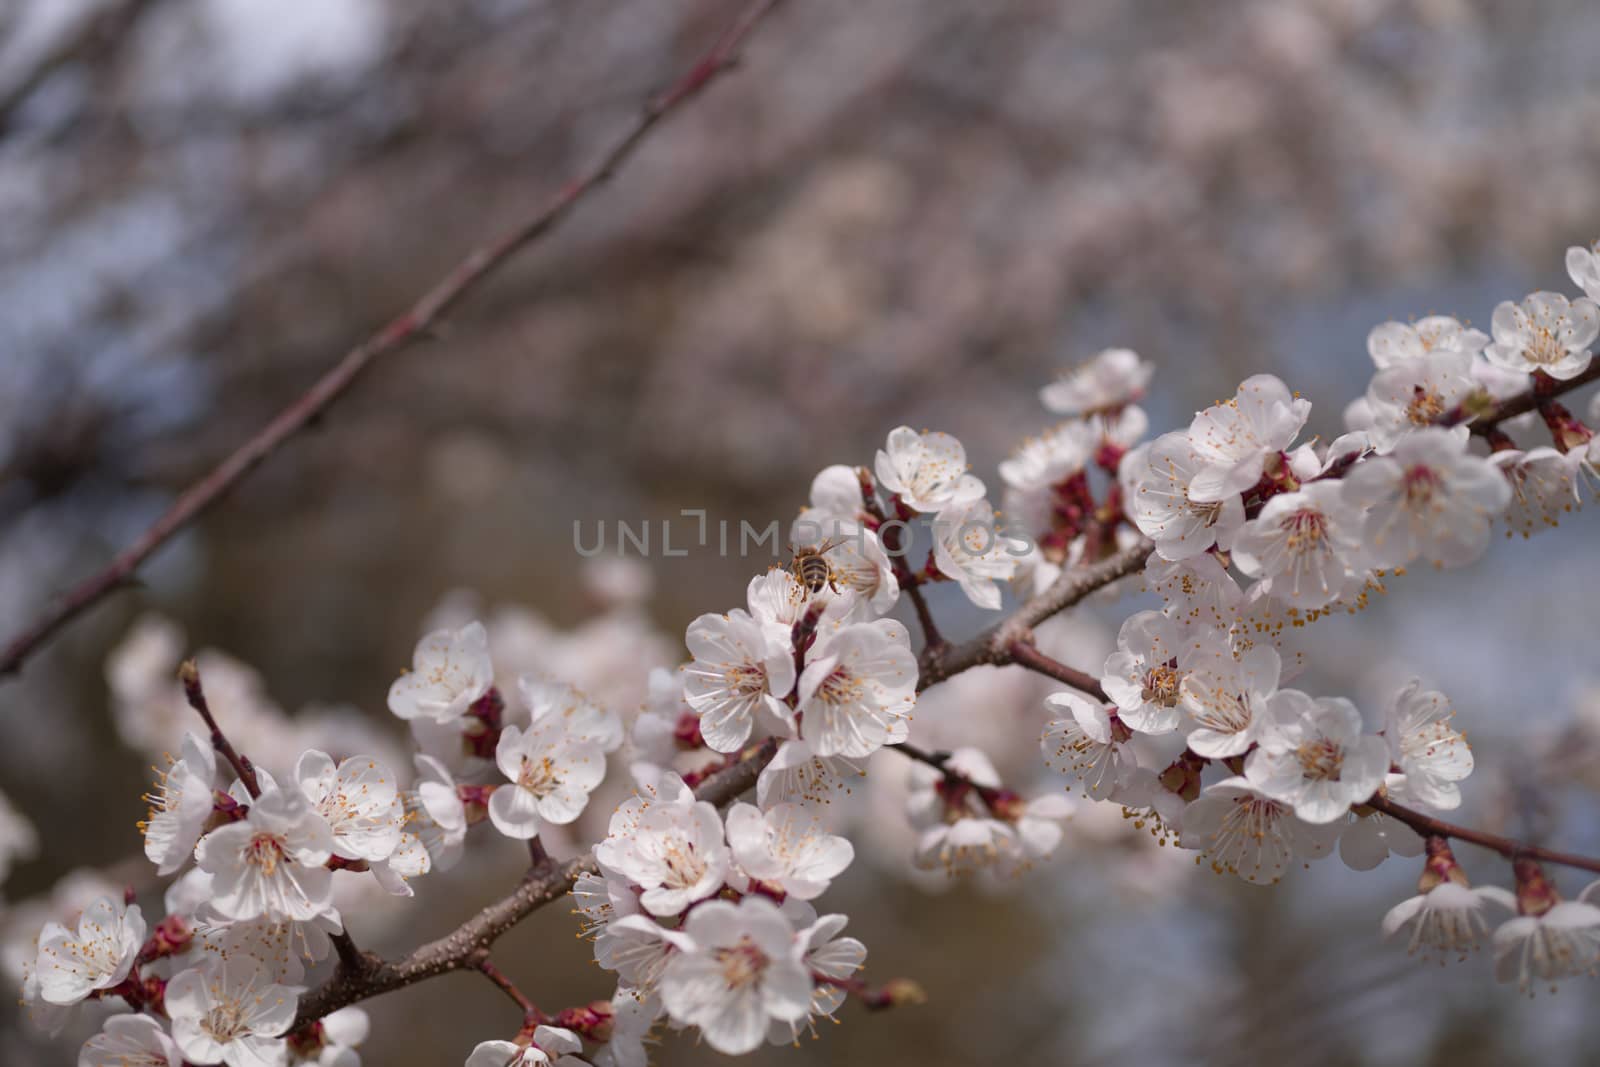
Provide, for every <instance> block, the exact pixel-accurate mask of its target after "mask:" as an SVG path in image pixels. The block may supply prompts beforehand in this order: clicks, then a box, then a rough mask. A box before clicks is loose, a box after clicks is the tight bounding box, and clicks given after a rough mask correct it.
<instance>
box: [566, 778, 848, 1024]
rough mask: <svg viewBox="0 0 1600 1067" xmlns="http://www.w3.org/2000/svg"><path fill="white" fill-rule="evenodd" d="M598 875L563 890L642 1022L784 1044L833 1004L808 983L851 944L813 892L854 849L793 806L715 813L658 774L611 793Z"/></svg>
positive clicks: (834, 999) (843, 966)
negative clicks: (637, 789) (664, 1018)
mask: <svg viewBox="0 0 1600 1067" xmlns="http://www.w3.org/2000/svg"><path fill="white" fill-rule="evenodd" d="M594 851H595V859H596V861H597V863H598V865H599V868H600V874H599V875H588V876H585V877H583V878H580V879H579V882H578V884H577V886H576V887H575V888H574V896H575V898H576V899H577V901H578V908H579V911H580V912H581V913H582V914H583V916H584V918H585V921H586V928H587V932H588V933H589V935H590V936H591V937H593V939H594V945H595V959H596V961H597V962H599V963H600V965H601V966H603V967H605V968H607V969H608V970H612V971H615V972H616V973H617V975H618V978H619V980H620V982H621V983H622V984H621V987H620V989H619V998H620V999H626V1000H628V1001H629V1002H630V1003H631V1004H633V1005H634V1006H635V1008H636V1009H637V1011H638V1013H640V1014H643V1015H645V1016H647V1018H646V1019H645V1020H644V1024H643V1029H648V1026H649V1022H650V1021H652V1020H654V1019H655V1018H657V1017H658V1016H659V1015H660V1014H662V1013H665V1014H666V1015H668V1016H670V1018H671V1019H672V1021H673V1023H674V1024H675V1025H678V1026H694V1027H697V1028H699V1030H700V1032H701V1033H702V1034H703V1036H704V1038H705V1040H706V1042H707V1044H709V1045H710V1046H711V1047H712V1048H714V1049H716V1050H718V1051H720V1052H726V1053H741V1052H749V1051H751V1050H752V1049H754V1048H756V1047H758V1046H759V1045H760V1044H761V1043H762V1042H763V1041H765V1040H767V1039H768V1038H769V1037H771V1038H773V1039H774V1040H788V1039H790V1038H792V1037H793V1034H794V1031H795V1029H796V1028H797V1027H798V1026H800V1025H801V1024H803V1023H804V1022H805V1020H807V1019H808V1018H810V1017H811V1016H812V1015H813V1014H817V1013H820V1014H830V1013H831V1012H832V1011H833V1010H835V1009H836V1008H837V1007H838V1005H839V1003H840V1002H841V1001H842V996H836V995H835V994H836V993H838V990H836V989H834V988H832V987H831V986H827V985H826V984H820V985H819V984H818V979H819V976H820V977H824V978H828V977H831V978H838V979H842V978H847V977H848V976H849V975H850V974H851V973H853V972H854V970H855V969H856V968H857V967H859V966H860V964H861V962H862V960H863V959H864V958H865V950H864V949H862V948H861V947H860V945H859V943H857V942H854V941H852V940H850V939H838V938H836V937H835V935H836V934H837V933H838V930H839V928H841V927H842V926H843V925H844V917H843V916H828V917H825V918H824V919H822V920H818V919H817V918H816V914H815V912H814V911H813V910H812V909H811V907H810V905H809V904H807V903H806V901H809V900H812V899H815V898H816V897H818V896H820V895H821V894H822V893H823V892H824V891H826V889H827V888H828V885H829V883H830V882H831V881H832V880H833V879H834V878H835V877H837V876H838V875H839V874H840V873H842V872H843V871H844V869H845V868H846V867H847V866H849V864H850V862H851V860H852V858H853V856H854V850H853V849H852V847H851V845H850V843H849V842H848V841H846V840H845V839H844V838H842V837H838V836H835V835H833V834H831V833H829V832H828V831H827V829H826V828H825V827H824V824H823V823H822V821H821V819H820V818H819V817H818V815H817V814H816V813H815V812H814V811H812V810H809V809H807V808H804V807H801V806H799V805H796V804H790V803H782V804H777V805H775V806H773V807H771V808H769V809H766V810H762V809H761V808H759V807H757V806H755V805H750V804H736V805H734V806H733V807H732V808H730V809H729V811H728V813H727V816H726V821H724V818H723V816H722V815H721V814H719V813H718V811H717V809H716V808H715V807H713V806H712V805H711V804H709V803H707V802H705V801H701V800H696V799H695V796H694V794H693V792H692V791H691V790H690V789H689V788H688V787H687V786H686V785H685V784H684V783H683V781H682V780H681V779H679V778H678V777H677V776H676V775H672V774H664V775H662V776H661V777H660V778H659V779H658V780H657V781H656V782H655V783H654V784H653V786H651V787H650V788H648V789H645V790H643V791H642V792H641V793H639V794H638V795H636V796H634V797H632V798H630V799H629V800H627V801H625V802H624V803H623V804H622V805H621V806H620V807H619V808H618V809H617V811H616V812H615V814H613V815H612V818H611V826H610V832H609V833H608V834H607V836H606V839H605V840H604V841H602V842H601V843H600V844H598V845H597V846H595V850H594Z"/></svg>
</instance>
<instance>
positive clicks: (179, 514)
mask: <svg viewBox="0 0 1600 1067" xmlns="http://www.w3.org/2000/svg"><path fill="white" fill-rule="evenodd" d="M781 2H782V0H757V2H756V3H754V4H752V5H751V6H750V7H749V8H748V9H746V11H745V12H744V14H743V15H741V16H740V17H739V19H738V20H737V21H736V22H734V23H733V25H731V26H730V27H729V28H728V29H727V30H726V31H725V32H724V33H723V34H722V36H721V37H720V38H718V39H717V41H716V43H715V44H714V45H712V47H711V49H710V50H709V51H708V52H706V53H705V55H704V56H702V57H701V58H700V59H699V60H698V61H697V62H696V63H695V64H694V66H693V67H691V68H690V69H689V71H688V72H687V73H686V74H684V75H683V77H681V78H680V79H679V80H678V81H677V82H676V83H674V84H673V85H672V86H671V87H670V88H669V89H667V90H666V91H665V92H663V93H661V94H660V95H658V96H655V97H653V98H651V99H650V101H649V102H648V103H647V104H646V105H645V107H644V109H643V111H641V112H640V114H639V116H638V118H636V119H635V120H634V122H633V125H632V126H631V127H629V129H628V130H627V132H626V133H624V134H623V135H622V136H621V137H620V138H619V139H618V140H617V141H616V142H615V143H614V144H612V146H611V147H610V148H609V149H607V150H606V151H605V152H604V153H603V154H602V155H601V156H600V158H599V159H598V160H597V161H596V162H595V163H594V164H593V165H592V166H591V167H590V168H589V169H588V170H587V171H584V172H583V173H582V174H580V175H579V176H578V177H577V178H574V179H573V180H571V181H569V182H568V183H567V184H566V185H564V186H562V187H561V189H560V191H559V192H557V193H556V194H555V196H554V197H553V198H552V199H551V200H550V201H549V202H548V203H547V204H546V205H545V206H544V207H543V208H541V209H540V210H539V211H537V212H535V213H534V214H532V215H530V216H528V217H527V218H526V219H524V220H523V221H522V222H521V223H519V224H518V225H516V226H515V227H513V228H512V229H511V230H509V231H508V232H507V233H505V234H504V235H503V236H502V237H500V238H499V239H498V240H496V241H494V242H493V243H492V244H489V245H486V246H483V247H481V248H478V249H476V250H474V251H473V252H472V253H471V254H470V255H468V256H467V257H466V258H465V259H463V260H462V261H461V262H460V263H459V264H457V265H456V267H455V268H454V269H453V270H452V271H451V272H450V273H449V274H447V275H446V276H445V277H444V279H443V280H441V281H440V282H439V283H438V284H436V285H435V286H434V287H433V288H432V289H430V290H428V291H427V292H426V293H424V294H423V295H422V297H421V298H420V299H419V300H418V301H417V302H416V303H415V304H413V305H412V306H411V307H410V308H409V309H408V310H406V311H405V312H404V313H403V314H401V315H400V316H399V317H398V318H396V319H394V320H393V321H391V322H390V323H389V324H388V325H387V326H385V327H383V329H381V330H379V331H378V332H377V333H376V334H374V335H373V336H371V337H370V338H368V339H367V340H366V341H364V342H362V343H361V344H360V345H358V346H356V347H355V348H354V349H352V350H351V351H350V352H349V353H347V354H346V355H345V357H344V358H343V359H341V360H340V361H339V362H338V363H337V364H336V365H335V366H334V367H333V368H332V369H331V370H329V371H328V372H327V373H326V374H324V375H323V376H322V377H321V378H320V379H318V380H317V382H316V383H315V384H314V385H312V386H311V388H310V389H308V390H307V391H306V392H305V393H304V394H302V395H301V396H300V397H299V398H298V399H296V400H295V401H294V402H293V403H291V404H290V405H289V406H288V407H286V408H284V409H283V410H282V411H281V412H279V413H278V415H277V416H276V417H275V418H273V420H272V421H271V422H269V423H267V425H266V426H264V427H263V428H262V429H261V431H260V432H259V433H257V434H256V435H255V436H254V437H252V438H251V439H250V440H248V441H246V442H245V443H244V444H243V445H241V446H240V447H239V448H238V449H237V450H236V451H235V452H234V453H233V454H232V455H230V456H228V457H227V458H226V459H224V460H223V461H222V462H221V463H220V464H218V465H217V467H216V468H215V469H214V470H212V471H211V472H210V473H209V474H207V475H205V476H204V477H202V478H201V479H200V480H199V481H197V482H195V483H194V484H193V485H191V486H189V488H187V489H185V490H184V491H183V492H182V493H181V494H180V495H179V496H178V499H177V500H175V501H174V502H173V504H172V507H170V508H168V509H167V511H166V513H165V514H163V515H162V516H161V517H160V518H159V519H157V520H156V521H155V523H154V525H152V526H151V527H150V528H149V529H148V530H146V531H145V532H144V533H143V534H141V535H140V536H139V538H138V540H136V541H135V542H134V543H133V544H132V545H129V546H128V547H127V548H126V549H124V550H123V551H122V552H121V553H120V554H119V555H117V557H116V558H115V559H113V560H112V561H111V562H110V563H109V564H107V565H106V566H105V567H104V568H103V569H101V570H100V571H99V572H97V573H95V574H93V575H91V576H89V577H88V578H86V579H85V580H83V581H82V582H80V583H79V584H78V585H76V586H75V587H73V589H72V590H71V591H70V592H68V593H67V594H66V595H65V596H64V597H62V599H61V600H60V602H59V603H58V604H57V605H56V606H55V607H54V608H52V609H50V610H48V611H46V612H45V613H44V615H43V616H42V617H41V618H40V619H39V620H38V621H37V622H36V623H35V624H34V625H33V626H32V627H30V628H29V629H28V630H26V631H24V632H23V633H22V634H20V635H19V636H18V637H16V638H15V639H14V640H12V641H11V643H10V644H8V645H7V646H6V648H5V651H4V652H3V653H0V677H4V676H6V675H9V674H13V673H15V672H16V670H17V669H18V668H19V667H21V666H22V663H23V661H25V660H26V659H27V658H28V657H29V656H30V655H32V654H33V653H34V651H36V650H37V649H38V647H39V646H40V645H42V644H43V643H44V642H45V641H46V640H48V639H49V638H50V637H51V636H52V635H53V634H55V632H56V631H57V630H59V629H60V628H61V627H63V626H65V625H66V624H67V623H68V622H70V621H72V620H73V619H74V618H76V617H77V616H78V615H80V614H82V613H83V612H84V611H87V610H88V609H89V608H90V607H92V606H93V605H94V604H96V603H98V602H99V601H100V600H101V599H102V598H103V597H105V596H106V595H107V594H108V593H110V592H111V591H113V590H114V589H117V588H119V587H121V586H122V585H124V584H125V583H126V581H127V579H128V577H129V576H130V575H131V574H132V573H133V572H134V571H135V570H137V569H138V568H139V566H140V565H142V564H143V563H144V561H145V560H146V559H148V558H149V557H150V556H151V555H152V554H153V553H154V552H155V551H156V550H157V549H159V548H160V547H161V546H162V545H164V544H166V543H167V541H168V540H170V539H171V538H172V537H173V535H174V534H176V533H177V532H178V531H179V530H182V529H183V528H184V527H185V526H187V525H188V524H189V523H190V522H192V521H194V519H195V518H196V517H197V516H199V515H200V514H201V513H202V512H204V511H205V510H206V509H207V508H209V507H210V506H211V505H212V504H214V503H215V502H216V501H217V500H218V498H220V497H221V496H222V495H223V494H224V493H226V492H227V491H228V490H229V489H232V488H233V486H234V485H235V484H237V483H238V482H239V480H240V479H242V478H243V477H244V476H245V475H246V474H248V473H249V472H250V471H251V470H252V469H253V468H254V467H255V466H256V464H258V463H260V462H261V461H262V460H264V459H266V458H267V456H269V455H271V454H272V453H273V452H274V451H275V450H276V449H277V448H278V447H279V446H280V445H282V444H283V443H284V441H286V440H288V439H289V438H290V437H292V436H294V435H295V434H296V433H298V432H299V431H300V430H301V429H303V428H304V427H305V426H306V424H307V423H309V422H311V421H312V420H313V419H315V418H316V417H317V416H318V415H320V414H321V413H322V412H323V411H325V410H326V409H327V407H328V406H329V405H330V404H332V403H333V402H334V401H335V400H337V399H338V398H339V397H340V396H342V395H343V394H344V393H345V392H346V391H347V390H348V389H349V388H350V386H351V385H352V384H353V383H354V382H355V380H356V378H357V377H358V376H359V375H360V374H361V372H362V371H364V370H365V369H366V368H367V367H368V366H369V365H370V364H371V363H372V362H373V361H374V360H376V359H377V358H378V357H380V356H386V355H389V354H390V353H392V352H396V351H399V350H400V349H403V348H406V347H408V346H409V345H410V344H411V343H412V342H414V341H416V340H417V339H418V338H419V337H421V336H423V335H424V334H427V333H428V332H429V331H430V329H431V328H432V327H433V326H434V325H435V324H436V323H437V322H438V321H439V320H440V318H441V317H443V316H444V315H445V314H446V313H447V312H449V311H450V309H451V308H453V307H455V306H456V304H457V303H459V302H460V301H461V299H462V298H463V297H464V296H466V295H467V293H469V292H471V291H472V290H473V289H475V288H476V287H477V286H478V285H480V284H481V283H482V282H483V281H484V280H485V279H486V278H488V277H489V276H490V275H491V274H493V273H494V272H495V271H496V270H497V269H499V268H500V267H501V266H502V265H504V264H505V263H506V261H508V260H509V259H511V258H512V257H513V256H514V255H516V254H517V253H518V252H520V251H521V250H522V249H524V248H526V247H527V246H528V245H530V244H532V243H533V242H535V241H537V240H539V239H540V238H542V237H544V236H545V235H547V234H549V233H550V232H551V231H552V230H554V229H555V228H556V226H557V225H559V224H560V223H561V222H562V221H563V220H564V219H566V217H567V216H568V215H569V214H570V213H571V212H572V210H573V209H574V208H575V207H576V206H577V205H578V203H579V202H580V201H582V200H583V199H584V198H585V197H586V196H587V195H588V194H589V193H591V192H592V191H593V190H594V189H595V188H596V187H598V186H600V185H603V184H604V183H605V182H607V181H608V180H610V178H611V177H612V176H613V175H614V174H616V172H617V170H618V168H619V167H621V166H622V164H623V163H624V162H626V161H627V159H628V158H629V157H630V156H632V155H633V154H634V152H635V151H636V150H637V149H638V148H639V146H640V145H641V144H643V143H644V141H645V139H646V137H647V136H648V135H649V133H650V132H651V131H652V130H653V129H655V127H656V126H657V125H659V124H660V123H661V121H662V120H663V119H665V118H666V117H667V116H668V115H670V114H671V113H672V112H673V111H675V110H677V109H678V108H679V107H680V106H682V105H683V104H684V103H686V102H687V101H689V100H691V99H692V98H694V97H695V96H696V95H698V94H699V92H700V91H701V90H702V89H704V88H705V87H706V86H707V85H709V84H710V83H711V81H712V80H713V79H715V78H716V77H717V76H718V75H720V74H722V73H723V72H724V71H727V70H729V69H731V68H732V67H733V66H734V65H735V63H736V62H737V58H738V52H739V49H740V46H741V45H743V43H744V41H745V40H746V38H748V37H749V35H750V33H751V32H752V31H753V30H754V29H755V28H756V25H757V24H758V23H759V22H760V21H761V20H762V19H763V18H765V17H766V16H767V15H768V14H769V13H770V12H771V11H772V10H773V9H774V8H776V7H777V6H778V4H779V3H781Z"/></svg>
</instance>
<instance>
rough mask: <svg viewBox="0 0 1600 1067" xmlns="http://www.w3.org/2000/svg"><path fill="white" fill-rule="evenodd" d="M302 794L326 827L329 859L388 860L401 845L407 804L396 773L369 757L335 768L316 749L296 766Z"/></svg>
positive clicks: (297, 780)
mask: <svg viewBox="0 0 1600 1067" xmlns="http://www.w3.org/2000/svg"><path fill="white" fill-rule="evenodd" d="M294 776H295V781H296V783H297V784H298V785H299V787H300V791H301V792H302V793H304V794H305V797H306V799H307V800H309V801H311V804H312V806H313V807H314V808H316V810H317V814H318V815H321V816H322V818H323V820H324V821H325V822H326V823H327V824H328V829H329V831H330V832H331V833H332V834H333V854H334V855H335V856H341V857H343V858H344V859H347V860H368V861H377V860H382V859H387V858H388V857H389V855H390V853H392V852H394V850H395V849H396V848H397V847H398V846H399V844H400V833H401V829H402V826H403V825H404V823H405V814H406V813H405V803H404V801H402V800H401V798H400V788H399V783H398V782H396V781H395V777H394V772H393V771H391V770H389V768H387V767H385V766H384V765H383V764H381V763H379V762H378V761H377V759H375V758H374V757H372V756H351V757H350V758H349V759H346V760H343V761H342V762H340V763H337V764H335V763H334V761H333V759H332V757H330V756H329V755H328V754H327V753H325V752H318V751H317V750H316V749H309V750H307V751H306V752H305V753H304V754H303V755H302V756H301V757H300V759H299V761H298V762H297V763H296V764H295V768H294Z"/></svg>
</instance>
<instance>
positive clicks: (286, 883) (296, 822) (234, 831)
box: [195, 785, 336, 922]
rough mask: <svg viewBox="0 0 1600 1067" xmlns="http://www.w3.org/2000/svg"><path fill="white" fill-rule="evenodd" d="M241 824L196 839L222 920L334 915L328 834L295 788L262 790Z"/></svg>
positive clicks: (199, 859)
mask: <svg viewBox="0 0 1600 1067" xmlns="http://www.w3.org/2000/svg"><path fill="white" fill-rule="evenodd" d="M249 803H250V811H249V813H248V814H247V815H246V816H245V818H244V819H242V820H241V821H239V822H235V823H229V824H228V825H226V826H221V827H218V828H217V829H215V830H212V831H211V832H210V833H208V834H206V835H205V836H204V837H202V838H201V839H200V844H199V845H198V846H196V848H195V860H196V862H197V863H198V864H199V866H200V869H201V870H203V871H205V872H206V873H208V874H210V875H211V876H212V886H211V888H212V898H211V906H212V907H213V908H215V909H216V910H217V912H218V913H219V914H221V915H223V916H224V917H226V918H229V919H234V920H243V919H254V918H257V917H260V916H266V917H269V918H278V919H294V920H297V921H302V922H303V921H306V920H309V919H315V918H317V917H318V916H321V915H333V914H336V912H335V910H334V907H333V872H332V871H330V870H328V869H327V867H325V866H323V865H324V864H325V863H327V861H328V857H330V856H332V855H333V832H332V831H331V830H330V829H329V828H328V823H327V820H325V819H324V818H323V817H322V816H321V815H320V814H318V813H317V810H316V808H314V807H312V805H311V802H310V801H309V800H307V799H306V797H305V795H304V794H303V793H301V792H300V791H299V790H298V789H280V788H277V787H276V786H270V785H268V786H266V787H265V788H263V789H262V791H261V795H260V796H259V797H256V798H254V799H252V800H251V801H250V802H249Z"/></svg>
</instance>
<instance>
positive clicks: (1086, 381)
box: [1039, 348, 1156, 416]
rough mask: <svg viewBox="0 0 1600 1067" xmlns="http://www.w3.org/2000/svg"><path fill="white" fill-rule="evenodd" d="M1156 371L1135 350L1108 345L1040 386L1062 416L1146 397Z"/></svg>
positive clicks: (1051, 406)
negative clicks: (1092, 356)
mask: <svg viewBox="0 0 1600 1067" xmlns="http://www.w3.org/2000/svg"><path fill="white" fill-rule="evenodd" d="M1155 370H1156V369H1155V366H1154V364H1151V363H1148V362H1146V361H1145V360H1142V359H1140V358H1139V354H1138V353H1137V352H1134V351H1133V350H1132V349H1128V348H1107V349H1105V350H1103V351H1102V352H1100V353H1099V354H1098V355H1096V356H1095V357H1094V358H1093V359H1091V360H1089V362H1087V363H1085V364H1083V365H1082V366H1078V367H1074V368H1072V369H1071V370H1069V371H1067V372H1066V373H1065V374H1063V375H1062V376H1061V377H1060V378H1057V379H1056V380H1055V381H1053V382H1051V383H1050V384H1049V385H1047V386H1045V387H1044V388H1043V389H1040V390H1039V399H1040V401H1041V402H1042V403H1043V404H1044V406H1045V407H1046V408H1048V409H1049V410H1051V411H1053V412H1055V413H1056V414H1058V415H1070V416H1083V415H1089V414H1092V413H1094V412H1098V411H1107V410H1114V409H1116V408H1119V407H1122V406H1123V405H1125V404H1130V403H1132V402H1133V401H1135V400H1138V399H1139V398H1140V397H1141V396H1143V395H1144V389H1145V386H1147V385H1149V384H1150V378H1151V376H1152V375H1153V374H1155Z"/></svg>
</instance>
